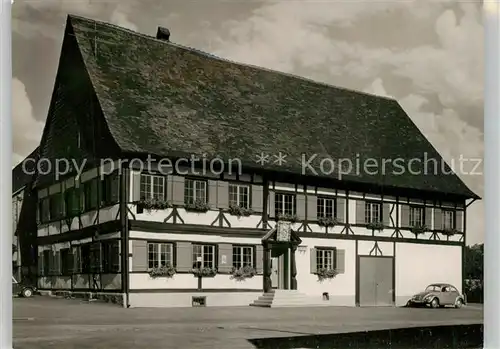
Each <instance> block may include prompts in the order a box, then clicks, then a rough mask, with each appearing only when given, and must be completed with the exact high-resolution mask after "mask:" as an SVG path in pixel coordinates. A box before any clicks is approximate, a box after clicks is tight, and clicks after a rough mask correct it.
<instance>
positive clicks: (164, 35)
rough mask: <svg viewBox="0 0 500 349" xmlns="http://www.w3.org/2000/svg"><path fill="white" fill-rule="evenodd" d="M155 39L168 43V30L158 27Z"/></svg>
mask: <svg viewBox="0 0 500 349" xmlns="http://www.w3.org/2000/svg"><path fill="white" fill-rule="evenodd" d="M156 38H157V39H158V40H165V41H170V30H168V29H167V28H164V27H158V31H157V32H156Z"/></svg>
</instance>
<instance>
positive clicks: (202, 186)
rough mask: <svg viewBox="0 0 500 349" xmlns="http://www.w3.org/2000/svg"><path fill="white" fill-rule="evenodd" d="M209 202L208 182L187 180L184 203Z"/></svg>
mask: <svg viewBox="0 0 500 349" xmlns="http://www.w3.org/2000/svg"><path fill="white" fill-rule="evenodd" d="M195 202H203V203H206V202H207V182H206V181H202V180H195V179H186V180H185V184H184V203H185V204H194V203H195Z"/></svg>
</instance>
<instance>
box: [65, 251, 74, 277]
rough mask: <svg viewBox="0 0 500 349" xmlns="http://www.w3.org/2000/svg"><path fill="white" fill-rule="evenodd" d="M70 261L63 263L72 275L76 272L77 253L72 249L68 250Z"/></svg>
mask: <svg viewBox="0 0 500 349" xmlns="http://www.w3.org/2000/svg"><path fill="white" fill-rule="evenodd" d="M67 256H68V260H66V261H63V263H65V264H67V266H68V267H67V270H68V273H69V274H70V275H71V274H73V273H74V272H75V252H74V250H73V248H72V247H70V248H69V249H68V254H67Z"/></svg>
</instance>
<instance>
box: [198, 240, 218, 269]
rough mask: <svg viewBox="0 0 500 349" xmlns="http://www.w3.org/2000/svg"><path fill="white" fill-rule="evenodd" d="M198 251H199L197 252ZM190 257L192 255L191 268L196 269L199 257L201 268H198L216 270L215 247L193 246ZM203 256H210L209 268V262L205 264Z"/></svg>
mask: <svg viewBox="0 0 500 349" xmlns="http://www.w3.org/2000/svg"><path fill="white" fill-rule="evenodd" d="M198 249H199V251H197V250H198ZM192 252H193V253H192V255H193V268H195V267H196V265H197V263H198V262H199V260H198V257H201V261H200V262H201V266H200V268H207V267H209V268H216V266H217V265H216V260H215V257H216V256H215V246H214V245H208V244H193V250H192ZM205 255H211V256H212V263H211V264H212V265H211V266H210V265H209V264H210V262H205V258H204V257H205Z"/></svg>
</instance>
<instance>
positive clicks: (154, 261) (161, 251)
mask: <svg viewBox="0 0 500 349" xmlns="http://www.w3.org/2000/svg"><path fill="white" fill-rule="evenodd" d="M173 260H174V258H173V245H172V244H171V243H159V242H148V267H149V268H150V269H152V268H160V267H166V266H167V265H170V266H172V265H173Z"/></svg>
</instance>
